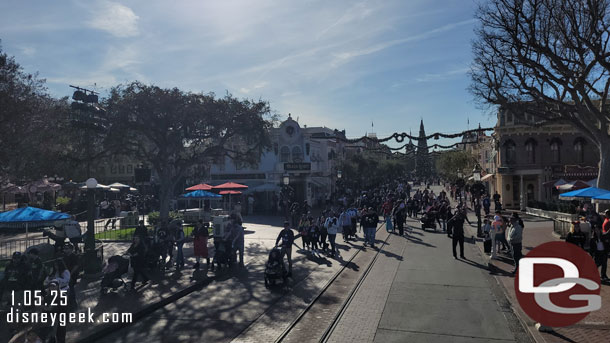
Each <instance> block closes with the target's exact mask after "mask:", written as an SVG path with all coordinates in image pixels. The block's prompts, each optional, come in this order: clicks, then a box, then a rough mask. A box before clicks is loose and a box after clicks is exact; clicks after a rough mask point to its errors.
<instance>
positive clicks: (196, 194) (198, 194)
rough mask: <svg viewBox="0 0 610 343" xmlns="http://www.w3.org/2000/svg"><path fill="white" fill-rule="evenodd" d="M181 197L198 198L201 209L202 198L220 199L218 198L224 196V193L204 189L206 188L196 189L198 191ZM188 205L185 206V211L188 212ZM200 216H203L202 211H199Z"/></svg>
mask: <svg viewBox="0 0 610 343" xmlns="http://www.w3.org/2000/svg"><path fill="white" fill-rule="evenodd" d="M180 197H181V198H184V199H198V200H199V208H200V209H201V200H213V199H218V198H222V195H220V194H216V193H212V192H208V191H204V190H196V191H192V192H190V193H186V194H182V195H181V196H180ZM186 207H187V205H185V206H184V211H185V213H186ZM199 218H201V212H199Z"/></svg>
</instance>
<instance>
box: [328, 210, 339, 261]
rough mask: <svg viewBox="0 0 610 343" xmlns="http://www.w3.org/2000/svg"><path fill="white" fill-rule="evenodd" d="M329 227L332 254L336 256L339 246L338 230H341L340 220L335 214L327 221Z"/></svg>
mask: <svg viewBox="0 0 610 343" xmlns="http://www.w3.org/2000/svg"><path fill="white" fill-rule="evenodd" d="M327 224H328V227H327V228H326V231H327V233H328V241H329V242H330V256H331V257H335V256H336V253H337V247H336V245H335V240H336V239H337V232H338V231H339V220H338V219H337V217H336V216H335V215H333V216H332V218H330V220H329V221H327Z"/></svg>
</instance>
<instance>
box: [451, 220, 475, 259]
mask: <svg viewBox="0 0 610 343" xmlns="http://www.w3.org/2000/svg"><path fill="white" fill-rule="evenodd" d="M464 221H467V222H468V224H471V223H470V221H469V220H468V218H467V217H466V214H465V213H464V212H463V211H458V212H457V213H456V214H455V215H454V216H453V217H452V218H451V219H449V222H450V225H451V227H452V231H453V232H452V241H453V242H452V243H453V244H452V246H453V258H455V259H457V254H456V249H455V247H456V245H457V244H458V243H459V244H460V257H461V258H463V259H465V258H466V257H464Z"/></svg>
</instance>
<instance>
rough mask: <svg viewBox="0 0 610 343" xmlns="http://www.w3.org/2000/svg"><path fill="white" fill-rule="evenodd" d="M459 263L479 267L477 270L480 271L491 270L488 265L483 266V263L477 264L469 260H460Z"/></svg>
mask: <svg viewBox="0 0 610 343" xmlns="http://www.w3.org/2000/svg"><path fill="white" fill-rule="evenodd" d="M459 261H460V262H462V263H466V264H469V265H471V266H473V267H477V268H480V269H483V270H489V268H488V267H487V266H486V265H483V264H481V263H478V262H475V261H473V260H469V259H468V258H460V259H459Z"/></svg>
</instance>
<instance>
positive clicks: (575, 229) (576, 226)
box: [566, 221, 587, 249]
mask: <svg viewBox="0 0 610 343" xmlns="http://www.w3.org/2000/svg"><path fill="white" fill-rule="evenodd" d="M586 240H587V238H586V235H585V233H584V232H582V231H580V222H579V221H575V222H573V223H572V230H570V232H569V233H568V235H567V236H566V242H567V243H572V244H574V245H577V246H579V247H581V248H582V249H584V248H585V241H586Z"/></svg>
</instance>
